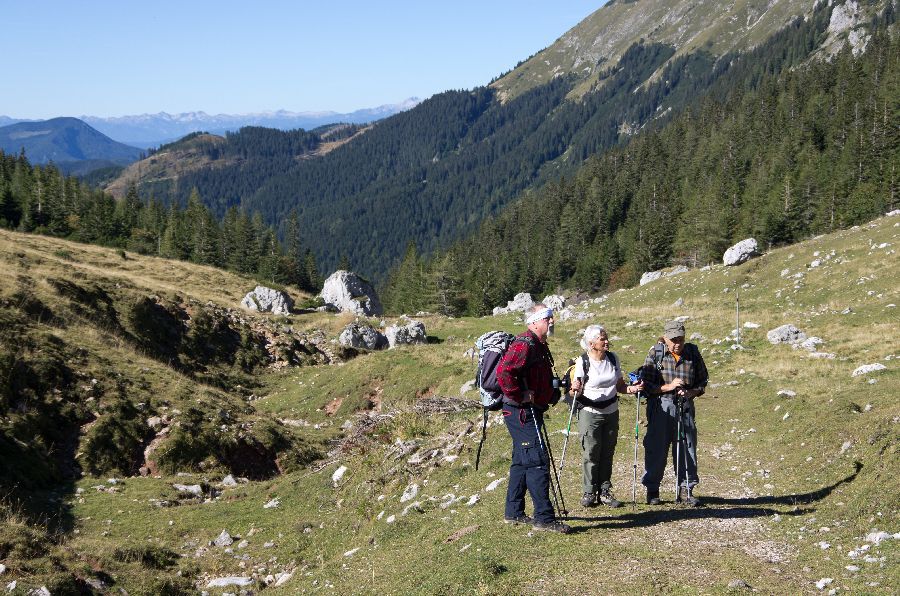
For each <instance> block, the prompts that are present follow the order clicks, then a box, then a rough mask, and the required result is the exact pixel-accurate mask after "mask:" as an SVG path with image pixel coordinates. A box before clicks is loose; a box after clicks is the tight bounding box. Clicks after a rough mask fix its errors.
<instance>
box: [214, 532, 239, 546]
mask: <svg viewBox="0 0 900 596" xmlns="http://www.w3.org/2000/svg"><path fill="white" fill-rule="evenodd" d="M232 542H234V538H232V537H231V534H229V533H228V530H222V533H221V534H219V536H218V537H217V538H216V539H215V540H214V541H213V544H215V545H216V546H229V545H231V543H232Z"/></svg>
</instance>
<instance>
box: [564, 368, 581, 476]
mask: <svg viewBox="0 0 900 596" xmlns="http://www.w3.org/2000/svg"><path fill="white" fill-rule="evenodd" d="M583 393H584V385H582V386H581V389H579V390H578V394H577V395H573V396H572V407H571V408H570V409H569V422H568V423H567V424H566V440H565V441H563V452H562V457H561V458H560V460H559V473H560V474H562V471H563V466H564V465H565V463H566V449H567V448H568V447H569V432H571V430H572V415H573V414H575V402H577V401H578V398H579V397H581V396H582V394H583Z"/></svg>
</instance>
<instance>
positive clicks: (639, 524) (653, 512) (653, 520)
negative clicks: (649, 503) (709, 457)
mask: <svg viewBox="0 0 900 596" xmlns="http://www.w3.org/2000/svg"><path fill="white" fill-rule="evenodd" d="M862 468H863V465H862V463H860V462H856V463H855V469H854V471H853V473H852V474H850V475H849V476H847V477H846V478H842V479H841V480H838V481H837V482H835V483H834V484H831V485H829V486H824V487H822V488H820V489H818V490H815V491H812V492H808V493H802V494H795V495H782V496H778V497H776V496H766V497H752V498H740V499H726V498H722V497H703V505H704V506H703V507H685V506H681V505H676V506H675V507H673V508H654V509H650V510H645V511H637V512H634V513H626V514H625V515H617V516H612V517H608V516H595V517H579V516H568V517H566V518H564V519H565V520H566V521H570V522H571V521H576V522H587V523H586V524H585V525H581V524H579V525H577V526H573V527H572V532H573V533H578V532H586V531H588V530H595V529H627V528H644V527H647V526H653V525H657V524H661V523H666V522H674V521H680V520H685V519H735V518H756V517H767V516H770V515H775V514H776V513H777V514H779V515H790V516H797V515H805V514H807V513H811V512H813V511H815V507H804V508H799V507H797V506H798V505H809V504H812V503H815V502H817V501H821V500H822V499H824V498H825V497H827V496H828V495H830V494H831V493H832V492H833V491H834V490H835V489H836V488H837V487H839V486H841V485H842V484H847V483H849V482H852V481H853V480H855V479H856V477H857V475H859V472H860V470H862ZM673 504H674V503H673ZM625 506H626V507H627V506H628V504H627V503H626V504H625ZM775 506H779V507H797V508H796V509H793V510H791V511H784V510H783V509H775V508H773V507H775Z"/></svg>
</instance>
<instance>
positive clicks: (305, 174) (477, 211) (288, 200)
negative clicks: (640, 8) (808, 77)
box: [183, 0, 893, 280]
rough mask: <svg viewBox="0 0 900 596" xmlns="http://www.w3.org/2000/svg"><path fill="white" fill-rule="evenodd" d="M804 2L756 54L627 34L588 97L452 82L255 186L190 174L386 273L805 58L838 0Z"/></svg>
mask: <svg viewBox="0 0 900 596" xmlns="http://www.w3.org/2000/svg"><path fill="white" fill-rule="evenodd" d="M885 4H886V2H877V3H876V4H874V5H870V4H866V5H865V6H863V7H858V6H857V5H856V3H852V5H853V6H857V8H858V10H856V13H859V15H858V16H859V19H860V25H859V27H860V29H859V30H858V31H857V30H854V31H855V33H854V35H855V36H856V37H854V39H857V38H858V37H860V36H862V37H861V38H862V39H865V35H866V33H865V32H866V31H868V28H869V27H870V21H869V17H870V16H871V15H872V14H875V13H877V12H878V11H880V10H882V9H883V8H884V6H885ZM692 5H693V3H688V2H682V3H680V4H679V6H682V7H683V9H684V10H687V7H689V6H692ZM704 6H705V5H704ZM841 6H843V5H841ZM891 6H893V5H892V4H891ZM612 8H615V7H611V9H612ZM673 10H675V9H674V8H673ZM679 10H681V9H679ZM804 10H805V9H804ZM804 10H799V9H797V5H796V4H795V3H793V2H788V1H787V0H783V1H780V2H775V3H774V4H773V8H772V10H770V11H769V13H767V14H776V13H779V14H780V13H785V14H787V13H790V12H792V11H796V16H797V18H796V19H794V20H793V21H789V22H788V24H787V25H786V27H787V28H786V29H782V30H778V29H777V27H780V26H782V25H784V24H785V19H784V18H781V17H779V18H777V19H774V20H772V21H771V22H770V21H769V20H767V18H761V19H757V21H756V23H757V24H756V25H755V26H754V29H753V36H752V38H753V40H754V41H755V40H756V39H757V36H759V39H760V40H765V41H764V42H761V43H760V44H759V45H757V46H755V47H754V49H752V50H751V49H748V48H747V47H746V45H745V44H735V48H736V49H735V52H734V53H731V54H728V55H727V56H722V55H720V54H718V53H715V52H713V51H712V50H713V49H715V48H712V49H711V48H708V47H706V46H705V44H704V46H703V47H700V48H693V47H692V49H691V51H689V52H686V51H684V47H683V46H678V45H674V44H673V42H672V40H669V39H668V38H666V39H665V40H661V41H657V40H651V39H650V38H647V32H640V31H637V30H634V31H633V32H632V33H633V35H632V36H631V37H629V38H628V40H630V43H629V44H628V45H626V46H625V48H624V49H623V50H622V52H621V57H620V58H619V59H618V60H617V61H612V60H611V61H607V62H605V63H604V64H603V65H602V66H601V67H600V68H599V70H597V72H596V77H597V80H598V81H600V82H601V83H602V84H599V85H592V86H591V91H590V92H588V93H585V94H583V95H580V96H578V94H574V95H573V93H572V92H573V90H576V89H577V88H578V87H579V85H581V84H582V83H583V82H584V79H583V78H582V76H581V74H582V73H579V72H569V71H566V70H565V69H563V70H559V71H557V73H556V74H557V75H558V76H555V77H554V78H553V79H552V80H550V81H548V82H545V83H543V84H542V85H539V86H531V87H529V88H528V90H527V91H525V90H523V91H522V92H521V93H517V94H514V97H512V98H511V99H509V100H508V101H506V102H500V101H498V96H497V91H496V90H495V89H494V88H478V89H474V90H472V91H449V92H446V93H443V94H439V95H436V96H434V97H433V98H431V99H429V100H427V101H425V102H422V104H420V105H419V106H417V107H416V108H414V109H412V110H409V111H408V112H405V113H402V114H399V115H397V116H394V117H392V118H389V119H386V120H384V121H381V122H379V123H377V124H376V125H374V126H373V127H372V129H371V130H369V131H368V132H367V133H366V134H365V135H361V136H359V137H358V138H356V139H354V140H353V142H350V143H347V144H346V145H345V146H343V147H340V148H339V149H337V150H335V151H333V152H331V153H329V154H328V155H327V156H325V157H324V158H322V159H315V160H308V161H303V162H301V163H298V164H296V165H294V166H292V167H291V168H290V169H289V170H286V171H285V170H281V171H279V172H278V173H277V174H275V175H272V176H270V177H269V176H265V177H261V178H265V181H264V183H263V184H262V185H261V186H259V187H257V188H254V185H255V184H256V182H257V181H259V180H260V177H256V176H255V174H254V173H253V172H250V171H242V172H241V175H242V176H244V175H246V178H247V180H249V181H251V182H250V183H249V184H245V183H244V181H243V180H239V179H231V178H230V176H231V175H232V174H228V175H227V176H226V177H225V178H223V179H222V180H217V179H216V174H215V173H214V172H213V171H212V170H210V171H209V174H208V176H206V179H202V180H201V179H199V178H198V179H196V180H195V182H196V184H197V187H198V190H199V192H200V196H201V198H202V199H203V200H204V201H205V202H207V203H208V204H210V205H214V206H216V209H217V210H221V209H222V207H223V206H225V205H228V204H234V203H236V202H239V203H240V204H241V205H242V206H244V207H246V208H249V209H252V210H255V211H259V212H260V213H262V214H263V217H264V218H265V220H266V221H269V222H280V221H284V220H285V218H286V216H287V214H288V213H289V212H290V211H291V210H292V209H297V210H298V212H299V215H300V218H301V223H302V226H303V228H304V230H305V231H306V233H307V241H308V244H309V245H310V247H311V248H312V250H313V251H314V253H315V254H316V257H317V258H318V259H319V261H320V262H321V263H322V264H323V269H326V270H327V269H331V268H333V267H334V266H335V265H336V263H337V262H338V261H339V260H340V259H341V257H342V256H345V257H347V259H348V260H349V262H350V264H351V266H352V267H353V268H354V269H357V270H359V271H361V272H363V273H365V274H368V275H370V276H372V277H373V278H375V279H376V280H383V279H384V275H385V273H386V272H387V270H388V269H389V268H390V267H391V265H392V264H394V263H396V262H397V261H398V260H399V258H400V257H401V255H402V254H403V251H404V249H405V247H406V245H407V244H408V243H409V242H410V241H412V242H414V243H415V244H416V245H417V247H418V249H419V250H420V251H421V252H423V253H431V252H432V251H434V250H435V249H437V248H439V247H447V246H448V245H449V244H450V243H452V242H453V241H454V240H456V239H458V238H459V237H460V236H462V235H465V234H467V233H468V232H470V231H471V230H472V229H473V227H474V226H476V225H478V223H479V222H481V221H482V220H483V219H484V218H485V217H487V216H489V215H491V214H496V213H499V212H500V210H502V208H503V207H504V206H505V205H507V204H508V203H510V202H511V201H513V200H514V199H515V198H516V197H517V196H518V195H519V194H520V193H522V192H523V191H524V190H526V189H528V188H531V187H534V186H539V185H540V184H542V183H544V182H546V181H548V180H555V179H557V178H558V177H559V176H561V175H567V174H570V173H571V172H572V171H574V169H575V168H577V166H578V165H580V163H581V162H582V161H583V160H584V159H585V158H587V157H588V156H589V155H593V154H595V153H598V152H602V151H604V150H606V149H608V148H610V147H613V146H616V145H617V144H620V143H622V142H625V141H627V140H628V139H629V138H631V137H632V136H633V135H634V134H635V133H636V132H638V131H640V130H642V129H644V128H647V127H648V126H650V127H652V126H657V125H661V124H663V123H664V122H666V121H667V120H668V119H669V118H671V117H672V116H673V115H674V114H677V113H679V112H680V111H681V110H682V109H684V107H686V106H687V105H690V104H693V103H695V102H697V101H699V100H700V99H701V98H702V97H703V96H704V95H705V94H706V93H708V92H710V91H711V89H712V87H713V86H714V85H715V84H716V83H717V82H718V81H723V80H724V79H725V78H726V77H730V78H728V79H727V80H728V82H727V83H724V82H721V83H719V84H720V85H728V86H730V85H736V86H738V87H739V88H744V87H748V86H749V87H750V88H752V87H753V86H754V85H755V84H756V81H757V80H758V79H759V77H760V76H761V75H762V74H764V73H772V72H779V71H780V70H782V69H784V68H794V67H798V66H800V65H801V64H803V63H805V62H807V61H808V60H809V59H810V57H811V56H813V55H817V54H819V53H820V51H821V47H822V45H823V44H825V43H830V42H829V40H830V39H831V38H832V37H833V36H834V35H833V33H832V32H831V31H830V29H829V27H830V26H831V24H832V14H833V11H834V10H835V9H834V7H833V6H829V5H828V4H825V3H820V4H819V7H818V9H817V10H816V11H814V12H813V13H811V14H806V15H805V16H803V15H804ZM841 10H844V9H841ZM616 14H618V13H616ZM716 22H717V21H716ZM776 25H777V27H776ZM860 31H861V32H862V33H860ZM842 35H843V36H844V37H845V38H846V37H850V35H849V33H848V32H847V31H844V33H843V34H842ZM623 39H624V38H623ZM750 39H751V38H750V37H747V38H746V40H745V41H749V40H750ZM623 43H624V42H623ZM858 45H859V44H858ZM859 47H862V46H861V45H860V46H859ZM715 50H716V52H718V51H719V50H718V49H715ZM514 72H515V71H514ZM576 98H577V101H576ZM261 167H265V168H268V167H269V166H268V165H266V166H261ZM278 167H281V166H278ZM187 182H188V181H187V180H185V183H187ZM183 192H187V191H183Z"/></svg>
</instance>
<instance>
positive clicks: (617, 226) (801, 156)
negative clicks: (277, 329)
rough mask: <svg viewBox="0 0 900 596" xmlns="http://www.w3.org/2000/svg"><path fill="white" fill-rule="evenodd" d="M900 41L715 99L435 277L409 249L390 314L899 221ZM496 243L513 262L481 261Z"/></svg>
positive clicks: (595, 162) (621, 277)
mask: <svg viewBox="0 0 900 596" xmlns="http://www.w3.org/2000/svg"><path fill="white" fill-rule="evenodd" d="M891 30H892V29H891V25H890V24H889V21H883V22H881V24H879V25H878V26H877V27H876V28H875V31H874V35H873V37H872V39H871V40H870V42H869V46H868V49H867V51H866V52H865V53H861V54H859V55H856V56H854V54H853V52H851V51H849V50H846V51H844V52H842V53H840V54H839V55H838V56H837V57H836V58H835V59H834V60H832V61H828V62H824V61H815V62H812V63H810V64H808V65H807V66H806V67H804V68H797V69H792V70H789V71H782V72H781V73H780V74H764V75H762V76H761V77H759V78H758V79H756V81H755V83H754V84H753V85H752V86H750V87H749V88H744V87H741V86H727V87H723V88H721V89H719V90H717V91H716V92H715V93H713V94H710V95H709V96H708V97H707V98H706V99H705V100H704V101H703V102H702V103H701V104H700V105H698V106H696V107H692V108H690V109H688V110H687V111H686V112H685V113H684V114H683V115H681V116H679V117H677V118H675V119H674V120H672V121H671V122H670V123H669V124H668V125H666V126H665V127H663V128H661V129H660V130H658V131H652V132H648V133H646V134H642V135H640V136H639V137H637V138H635V139H634V140H633V141H632V142H630V143H629V144H628V145H627V146H625V147H622V148H617V149H614V150H611V151H609V152H607V153H605V154H603V155H599V156H595V157H592V158H591V159H589V160H588V161H587V163H586V164H585V165H584V166H583V167H582V168H581V169H580V170H579V171H578V172H577V174H576V175H574V176H573V177H572V178H569V179H566V180H562V181H560V182H559V183H555V184H550V185H548V186H546V187H544V188H542V189H540V190H537V191H535V192H533V193H531V194H529V195H527V196H525V197H524V198H523V200H522V201H521V202H520V203H518V204H516V205H514V206H512V207H511V208H509V209H508V210H506V211H505V212H503V213H502V214H501V215H500V216H498V217H496V218H494V219H492V220H490V221H488V222H486V223H485V224H484V225H482V226H481V227H480V229H479V231H478V232H476V233H475V234H473V235H472V236H471V237H470V238H468V239H466V240H463V241H460V242H459V243H457V244H456V245H455V246H454V247H453V248H452V249H451V250H449V251H447V252H446V253H444V254H442V255H439V256H436V257H434V258H433V259H430V260H429V261H428V263H427V265H426V264H425V263H423V262H422V259H420V258H419V256H418V255H417V254H414V252H408V253H407V255H406V257H405V259H404V261H403V262H402V263H401V265H400V266H399V267H398V268H397V269H395V271H394V272H393V274H392V276H391V283H390V284H389V285H388V288H387V292H386V295H387V304H388V306H389V307H393V308H394V309H396V310H399V311H404V312H415V311H417V310H420V309H423V308H430V309H438V310H440V311H442V312H452V311H453V308H454V305H455V308H456V309H462V310H465V311H468V312H471V313H485V312H490V309H491V308H492V307H493V306H496V305H498V304H503V303H504V302H505V301H506V300H508V299H511V298H512V296H513V295H514V294H516V293H518V292H521V291H531V292H535V293H540V292H544V293H547V292H552V291H554V290H556V289H557V288H558V287H569V288H573V289H577V288H580V289H590V288H592V287H593V288H597V287H606V286H612V287H621V286H627V285H630V284H632V283H635V282H636V281H637V279H638V278H639V277H640V275H641V273H643V272H645V271H652V270H656V269H659V268H661V267H666V266H669V265H675V264H685V265H689V266H694V267H696V266H700V265H704V264H707V263H711V262H717V261H719V259H720V258H721V255H722V253H723V252H724V250H725V249H726V248H727V247H728V246H729V245H731V244H733V243H734V242H737V241H739V240H742V239H744V238H746V237H748V236H753V237H755V238H757V240H758V241H759V242H760V243H761V244H762V245H763V246H764V247H770V246H775V245H779V244H784V243H789V242H795V241H797V240H800V239H803V238H806V237H808V236H809V235H812V234H817V233H822V232H827V231H831V230H835V229H837V228H840V227H844V226H848V225H853V224H857V223H860V222H862V221H865V220H867V219H869V218H871V217H874V216H876V215H878V214H880V213H885V212H887V211H889V210H892V209H895V208H896V207H897V203H898V198H897V197H898V171H900V137H898V123H900V112H898V110H900V105H898V103H897V101H896V98H897V97H900V58H898V56H900V53H898V41H897V39H896V37H895V36H893V35H892V34H891V33H890V31H891ZM484 238H489V239H491V243H492V246H497V247H502V249H501V250H499V251H497V252H492V251H485V250H484V247H483V245H482V244H481V243H479V239H484ZM422 288H424V290H423V289H422ZM449 288H455V289H454V296H453V299H452V300H447V295H448V291H447V290H448V289H449ZM448 309H449V310H448Z"/></svg>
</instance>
